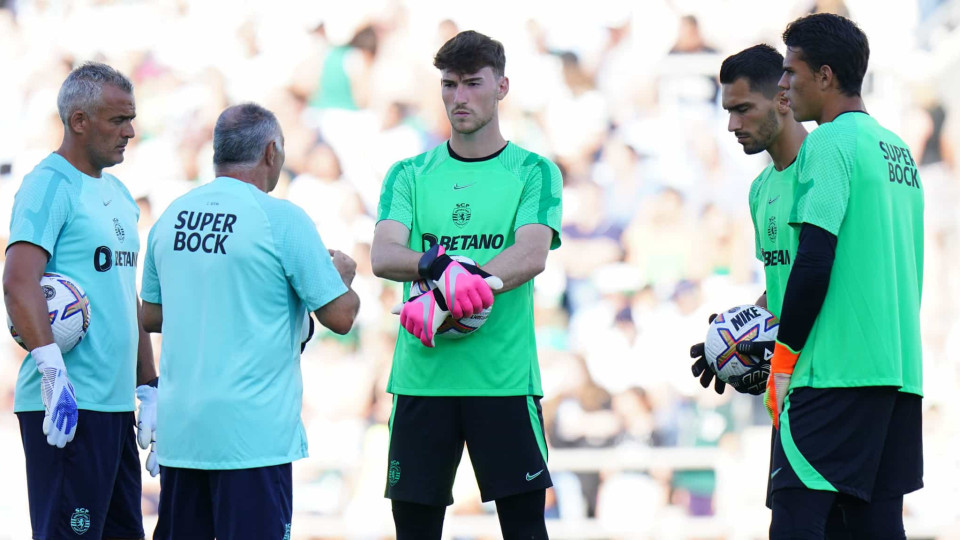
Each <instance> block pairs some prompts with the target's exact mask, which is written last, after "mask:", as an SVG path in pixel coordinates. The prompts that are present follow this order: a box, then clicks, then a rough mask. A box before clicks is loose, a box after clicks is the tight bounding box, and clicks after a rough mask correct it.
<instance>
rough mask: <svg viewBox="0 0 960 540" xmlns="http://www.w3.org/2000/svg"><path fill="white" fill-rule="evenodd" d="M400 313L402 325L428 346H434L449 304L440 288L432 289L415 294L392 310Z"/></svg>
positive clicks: (396, 313)
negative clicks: (438, 329) (418, 294)
mask: <svg viewBox="0 0 960 540" xmlns="http://www.w3.org/2000/svg"><path fill="white" fill-rule="evenodd" d="M390 312H391V313H393V314H394V315H400V326H402V327H403V328H404V329H406V331H407V332H410V333H411V334H412V335H413V337H415V338H417V339H419V340H420V342H421V343H423V344H424V345H426V346H427V347H433V346H434V341H433V339H434V337H435V336H436V334H437V328H440V325H441V324H443V321H444V320H445V319H446V318H447V315H448V312H447V304H446V303H445V302H444V301H443V296H442V295H441V294H440V290H439V289H432V290H431V291H429V292H426V293H423V294H421V295H420V296H415V297H413V298H411V299H409V300H407V301H406V302H404V303H403V304H398V305H397V306H395V307H394V308H393V309H392V310H391V311H390Z"/></svg>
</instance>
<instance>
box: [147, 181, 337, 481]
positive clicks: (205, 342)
mask: <svg viewBox="0 0 960 540" xmlns="http://www.w3.org/2000/svg"><path fill="white" fill-rule="evenodd" d="M345 292H347V288H346V286H345V285H344V283H343V280H342V279H341V277H340V274H339V272H337V270H336V268H335V267H334V266H333V262H332V260H331V258H330V255H329V253H328V251H327V249H326V247H324V244H323V241H322V240H321V239H320V235H319V233H318V232H317V229H316V226H315V225H314V224H313V222H312V221H311V220H310V218H309V217H308V216H307V214H306V213H305V212H304V211H303V210H302V209H301V208H300V207H298V206H296V205H294V204H293V203H290V202H289V201H284V200H280V199H275V198H273V197H271V196H269V195H267V194H265V193H263V192H262V191H260V190H259V189H257V188H256V187H255V186H253V185H251V184H247V183H244V182H241V181H239V180H236V179H233V178H229V177H220V178H217V179H216V180H214V181H213V182H211V183H210V184H207V185H205V186H201V187H198V188H196V189H194V190H192V191H190V192H189V193H187V194H186V195H184V196H182V197H180V198H179V199H177V200H176V201H174V202H173V203H172V204H171V205H170V207H169V208H168V209H167V210H166V211H165V212H164V213H163V215H162V216H161V217H160V219H159V220H158V221H157V223H156V224H155V225H154V226H153V229H152V230H151V231H150V237H149V239H148V241H147V249H146V252H145V253H144V271H143V286H142V291H141V294H142V297H143V300H144V301H145V302H151V303H154V304H162V309H163V348H162V351H161V354H162V356H161V358H160V385H159V388H158V406H157V414H158V418H157V445H156V449H157V457H158V460H159V462H160V464H161V465H164V466H167V467H182V468H190V469H246V468H252V467H266V466H271V465H279V464H282V463H289V462H291V461H294V460H296V459H300V458H303V457H306V455H307V439H306V435H305V433H304V429H303V424H302V422H301V420H300V409H301V405H302V395H303V381H302V378H301V375H300V329H301V325H302V323H303V316H304V313H305V312H306V310H310V311H316V310H317V309H319V308H320V307H322V306H324V305H325V304H327V303H328V302H330V301H331V300H334V299H335V298H337V297H338V296H340V295H342V294H344V293H345Z"/></svg>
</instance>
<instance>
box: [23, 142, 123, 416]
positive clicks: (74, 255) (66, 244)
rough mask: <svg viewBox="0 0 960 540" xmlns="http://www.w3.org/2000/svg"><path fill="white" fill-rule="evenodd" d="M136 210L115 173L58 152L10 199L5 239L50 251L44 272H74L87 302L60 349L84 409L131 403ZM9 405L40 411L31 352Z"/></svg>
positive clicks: (117, 408) (110, 408) (119, 407)
mask: <svg viewBox="0 0 960 540" xmlns="http://www.w3.org/2000/svg"><path fill="white" fill-rule="evenodd" d="M139 217H140V209H139V208H138V207H137V204H136V203H135V202H134V200H133V198H132V197H131V196H130V192H129V191H127V188H126V187H124V185H123V184H122V183H120V181H119V180H117V178H116V177H114V176H112V175H110V174H106V173H104V174H103V175H102V176H101V177H100V178H94V177H92V176H87V175H86V174H83V173H82V172H80V171H79V170H77V169H76V168H75V167H74V166H73V165H71V164H70V162H68V161H67V160H66V159H65V158H64V157H63V156H61V155H59V154H56V153H52V154H50V155H49V156H47V157H46V158H45V159H44V160H43V161H41V162H40V163H39V164H38V165H37V166H36V167H35V168H34V169H33V170H32V171H30V173H29V174H27V175H26V176H25V177H24V178H23V183H22V184H21V185H20V189H19V191H17V196H16V199H15V201H14V203H13V213H12V216H11V219H10V242H9V244H8V246H9V245H13V244H14V243H16V242H28V243H30V244H34V245H36V246H39V247H41V248H43V249H44V250H45V251H46V252H47V254H48V255H50V259H49V261H48V262H47V266H46V269H45V271H46V272H56V273H59V274H64V275H66V276H69V277H71V278H73V279H74V280H75V281H76V283H77V284H78V285H80V287H81V288H82V289H83V290H84V292H85V293H86V295H87V299H88V301H89V302H90V326H89V328H88V329H87V334H86V336H85V337H84V338H83V340H82V341H81V342H80V343H79V344H77V346H76V347H74V348H73V350H71V351H69V352H67V353H66V354H64V355H63V362H64V365H65V366H66V368H67V373H68V374H69V376H70V381H71V382H72V383H73V387H74V389H75V390H76V392H77V405H78V407H79V408H81V409H86V410H91V411H101V412H123V411H132V410H133V409H134V400H133V394H134V388H135V386H136V364H137V344H138V339H139V333H138V328H137V256H138V253H139V251H140V237H139V236H138V235H137V220H138V219H139ZM13 408H14V411H15V412H24V411H42V410H43V402H42V401H41V400H40V373H39V372H38V371H37V365H36V362H35V361H34V360H33V358H32V357H31V356H30V355H29V354H28V355H27V357H26V358H25V359H24V361H23V364H22V365H21V366H20V374H19V376H18V377H17V389H16V394H15V396H14V405H13Z"/></svg>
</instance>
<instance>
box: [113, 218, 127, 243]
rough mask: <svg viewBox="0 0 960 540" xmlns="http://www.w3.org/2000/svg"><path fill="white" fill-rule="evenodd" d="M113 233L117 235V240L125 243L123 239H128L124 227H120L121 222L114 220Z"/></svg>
mask: <svg viewBox="0 0 960 540" xmlns="http://www.w3.org/2000/svg"><path fill="white" fill-rule="evenodd" d="M113 232H115V233H117V240H119V241H120V242H121V243H123V239H124V238H126V237H127V234H126V232H124V230H123V227H122V226H121V225H120V220H119V219H117V218H113Z"/></svg>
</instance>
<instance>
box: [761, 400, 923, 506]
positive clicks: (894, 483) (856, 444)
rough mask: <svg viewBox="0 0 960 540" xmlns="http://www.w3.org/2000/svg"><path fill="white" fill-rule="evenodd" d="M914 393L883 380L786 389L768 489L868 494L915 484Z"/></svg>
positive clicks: (919, 463)
mask: <svg viewBox="0 0 960 540" xmlns="http://www.w3.org/2000/svg"><path fill="white" fill-rule="evenodd" d="M921 401H922V398H921V397H920V396H918V395H915V394H906V393H903V392H899V391H898V390H897V389H896V388H894V387H889V386H867V387H857V388H797V389H794V390H792V391H791V392H790V394H789V395H788V396H787V401H786V403H785V404H784V410H783V413H781V415H780V431H779V432H778V433H776V434H775V436H774V438H773V454H772V459H771V467H770V491H771V493H772V492H774V491H777V490H779V489H784V488H807V489H815V490H824V491H837V492H840V493H845V494H847V495H851V496H853V497H856V498H858V499H861V500H864V501H867V502H870V500H871V499H872V498H878V499H888V498H892V497H897V496H900V495H903V494H906V493H910V492H911V491H916V490H918V489H920V488H921V487H923V437H922V423H921V422H922V411H921Z"/></svg>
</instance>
